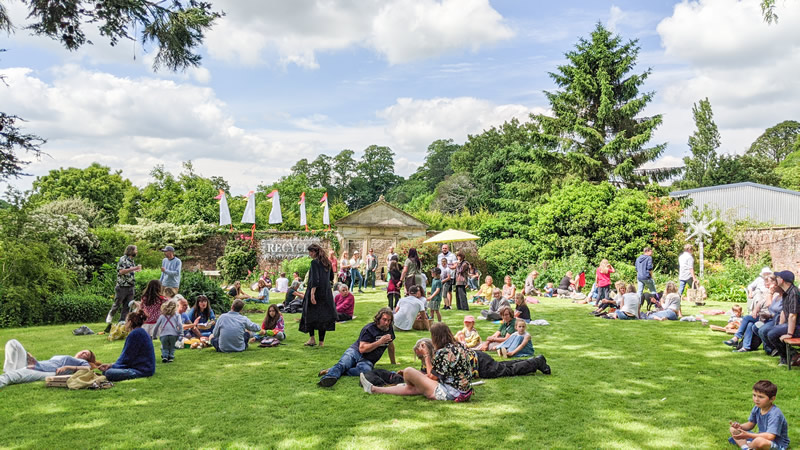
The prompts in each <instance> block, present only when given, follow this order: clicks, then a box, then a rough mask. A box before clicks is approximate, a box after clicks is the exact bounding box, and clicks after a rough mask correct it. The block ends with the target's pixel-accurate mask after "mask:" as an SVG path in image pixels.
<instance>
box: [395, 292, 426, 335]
mask: <svg viewBox="0 0 800 450" xmlns="http://www.w3.org/2000/svg"><path fill="white" fill-rule="evenodd" d="M408 293H409V295H408V296H406V297H403V298H401V299H400V301H399V302H397V307H396V308H395V309H394V328H395V329H396V330H400V331H410V330H412V329H413V328H414V321H415V320H417V317H418V316H419V315H420V314H419V313H423V314H422V315H425V299H424V297H422V286H411V287H410V288H409V290H408Z"/></svg>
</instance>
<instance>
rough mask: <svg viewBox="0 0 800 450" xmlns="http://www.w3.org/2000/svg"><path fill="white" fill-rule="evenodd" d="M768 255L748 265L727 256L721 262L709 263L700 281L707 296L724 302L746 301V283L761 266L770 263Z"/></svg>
mask: <svg viewBox="0 0 800 450" xmlns="http://www.w3.org/2000/svg"><path fill="white" fill-rule="evenodd" d="M770 262H771V261H769V257H768V256H767V258H766V260H765V258H764V257H762V258H760V260H759V261H758V262H756V263H755V264H752V265H750V266H748V265H747V264H745V262H744V261H742V260H738V259H734V258H727V259H725V260H724V261H723V262H722V263H721V264H709V265H708V269H707V271H706V278H705V280H703V281H702V284H703V286H705V288H706V293H707V294H708V297H709V298H710V299H712V300H718V301H724V302H738V303H742V304H744V303H747V285H748V284H750V283H751V282H752V281H753V280H755V279H756V277H758V276H759V272H760V271H761V268H762V267H763V266H765V265H766V266H769V265H770Z"/></svg>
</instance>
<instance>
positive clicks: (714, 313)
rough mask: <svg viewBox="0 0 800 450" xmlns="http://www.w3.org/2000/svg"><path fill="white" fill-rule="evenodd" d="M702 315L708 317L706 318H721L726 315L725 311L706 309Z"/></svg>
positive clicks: (701, 312)
mask: <svg viewBox="0 0 800 450" xmlns="http://www.w3.org/2000/svg"><path fill="white" fill-rule="evenodd" d="M700 314H703V315H706V316H721V315H723V314H725V311H723V310H721V309H704V310H702V311H700Z"/></svg>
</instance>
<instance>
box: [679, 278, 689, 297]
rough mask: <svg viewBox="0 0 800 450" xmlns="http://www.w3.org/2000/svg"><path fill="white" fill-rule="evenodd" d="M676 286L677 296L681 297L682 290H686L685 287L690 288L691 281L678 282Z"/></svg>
mask: <svg viewBox="0 0 800 450" xmlns="http://www.w3.org/2000/svg"><path fill="white" fill-rule="evenodd" d="M678 284H679V285H678V295H683V290H684V289H686V286H689V287H692V279H691V278H690V279H688V280H680V283H678Z"/></svg>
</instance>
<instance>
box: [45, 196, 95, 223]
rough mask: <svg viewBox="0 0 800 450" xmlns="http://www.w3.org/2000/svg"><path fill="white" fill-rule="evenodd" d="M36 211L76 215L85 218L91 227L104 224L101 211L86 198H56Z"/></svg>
mask: <svg viewBox="0 0 800 450" xmlns="http://www.w3.org/2000/svg"><path fill="white" fill-rule="evenodd" d="M36 211H39V212H41V213H44V214H56V215H60V216H69V215H76V216H79V217H81V218H83V220H85V221H86V223H88V224H89V226H91V227H96V226H100V225H102V220H100V215H101V211H100V210H99V209H98V208H97V207H96V206H95V205H94V204H93V203H91V202H89V200H86V199H85V198H77V197H76V198H67V199H63V200H54V201H52V202H49V203H45V204H44V205H42V206H39V207H38V208H36Z"/></svg>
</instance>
